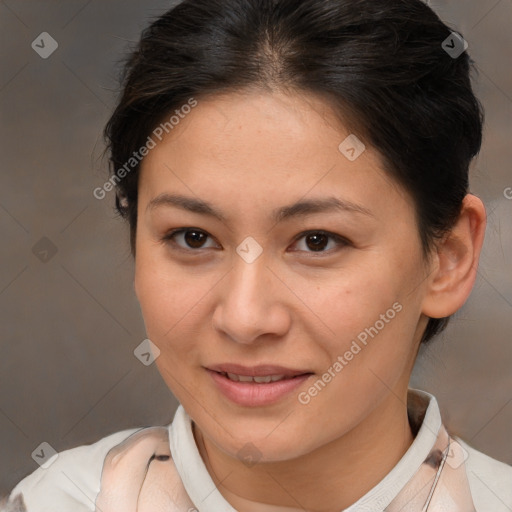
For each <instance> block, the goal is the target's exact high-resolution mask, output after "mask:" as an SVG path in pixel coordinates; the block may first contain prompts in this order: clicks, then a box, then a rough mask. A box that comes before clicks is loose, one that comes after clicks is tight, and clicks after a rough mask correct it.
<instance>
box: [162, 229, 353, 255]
mask: <svg viewBox="0 0 512 512" xmlns="http://www.w3.org/2000/svg"><path fill="white" fill-rule="evenodd" d="M187 231H195V232H199V233H202V234H204V235H206V236H207V237H209V238H213V237H211V235H209V234H208V233H207V232H206V231H204V230H202V229H198V228H193V227H188V228H177V229H173V230H171V231H169V232H168V233H166V234H165V235H164V236H163V237H162V239H161V241H162V243H164V244H172V245H173V246H175V249H176V250H181V251H185V252H188V253H192V252H200V251H202V250H204V249H209V247H206V248H202V247H201V248H199V249H193V248H188V249H186V248H184V247H181V246H179V245H178V244H177V243H176V241H175V237H176V236H177V235H179V234H181V233H186V232H187ZM312 234H314V235H325V236H327V237H328V238H330V239H332V240H334V241H335V242H336V243H337V244H338V247H337V248H336V249H329V250H327V251H325V250H324V251H301V250H297V251H292V252H306V253H310V254H313V255H321V254H331V253H332V252H333V251H336V250H340V249H343V248H344V247H347V246H349V245H352V244H351V242H350V241H349V240H347V239H346V238H344V237H342V236H340V235H337V234H336V233H331V232H330V231H324V230H321V229H318V230H308V231H303V232H302V233H299V234H298V235H297V236H296V237H295V239H294V241H293V244H295V243H297V242H298V241H299V240H301V239H302V238H304V237H306V236H307V235H312Z"/></svg>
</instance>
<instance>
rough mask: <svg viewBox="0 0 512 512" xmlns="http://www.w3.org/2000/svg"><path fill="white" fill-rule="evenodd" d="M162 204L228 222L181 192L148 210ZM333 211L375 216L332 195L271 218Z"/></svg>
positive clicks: (298, 204)
mask: <svg viewBox="0 0 512 512" xmlns="http://www.w3.org/2000/svg"><path fill="white" fill-rule="evenodd" d="M161 206H170V207H177V208H181V209H182V210H186V211H189V212H193V213H198V214H201V215H207V216H209V217H214V218H216V219H218V220H220V221H221V222H226V220H227V219H226V217H225V216H224V215H223V214H222V212H221V211H219V210H218V209H217V208H215V207H214V206H213V205H212V204H210V203H208V202H207V201H203V200H202V199H196V198H194V197H188V196H184V195H180V194H168V193H163V194H160V195H158V196H157V197H155V198H153V199H151V201H150V202H149V203H148V205H147V207H146V211H149V210H154V209H155V208H158V207H161ZM333 211H339V212H349V213H358V214H362V215H368V216H371V217H374V214H373V213H372V212H371V211H370V210H369V209H368V208H365V207H364V206H362V205H359V204H356V203H353V202H351V201H347V200H343V199H339V198H337V197H333V196H331V197H326V198H321V199H307V200H302V201H298V202H296V203H294V204H292V205H289V206H282V207H280V208H276V209H275V210H273V211H272V213H271V220H273V221H274V222H276V223H278V222H283V221H284V220H287V219H290V218H292V217H301V216H306V215H311V214H315V213H326V212H333Z"/></svg>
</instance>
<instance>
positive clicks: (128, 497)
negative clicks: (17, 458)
mask: <svg viewBox="0 0 512 512" xmlns="http://www.w3.org/2000/svg"><path fill="white" fill-rule="evenodd" d="M408 415H409V420H410V422H411V427H412V429H413V433H414V434H415V438H414V441H413V443H412V444H411V446H410V447H409V449H408V450H407V452H406V453H405V454H404V455H403V457H402V458H401V459H400V461H399V462H398V463H397V465H396V466H395V467H394V468H393V469H392V470H391V471H390V472H389V473H388V474H387V475H386V476H385V477H384V478H383V479H382V480H381V481H380V482H379V483H378V484H377V485H376V486H375V487H374V488H373V489H371V490H370V491H369V492H368V493H367V494H366V495H365V496H362V497H361V498H360V499H359V500H358V501H357V502H356V503H354V504H353V505H351V506H350V507H349V508H347V509H345V511H343V512H383V511H386V512H398V511H404V510H407V511H408V512H415V511H418V512H424V511H428V512H444V511H447V512H448V511H449V512H473V511H476V512H511V511H512V466H510V465H507V464H505V463H503V462H499V461H497V460H495V459H492V458H491V457H488V456H487V455H485V454H483V453H481V452H479V451H477V450H476V449H474V448H472V447H471V446H470V445H468V444H467V443H465V442H464V441H463V440H462V439H460V438H458V437H452V436H450V435H449V434H448V433H447V431H446V429H445V428H444V426H443V424H442V421H441V414H440V410H439V406H438V403H437V400H436V399H435V397H434V396H432V395H431V394H429V393H426V392H424V391H420V390H414V389H410V390H409V394H408ZM134 481H136V482H140V485H133V482H134ZM20 493H21V494H22V496H23V499H24V501H25V505H26V508H27V510H28V512H164V511H165V512H197V511H199V512H236V510H235V508H233V506H232V505H230V503H229V502H228V501H227V500H226V498H225V497H224V496H223V495H222V494H221V493H220V491H219V490H218V489H217V487H216V486H215V484H214V482H213V480H212V477H211V476H210V474H209V473H208V470H207V468H206V466H205V464H204V462H203V460H202V458H201V455H200V452H199V449H198V447H197V445H196V442H195V439H194V435H193V431H192V422H191V419H190V417H189V416H188V414H187V412H186V411H185V409H184V408H183V406H181V405H180V406H179V407H178V409H177V410H176V413H175V416H174V419H173V421H172V423H171V424H170V425H168V426H165V427H147V428H142V429H129V430H123V431H121V432H117V433H115V434H112V435H109V436H107V437H104V438H103V439H100V440H99V441H97V442H96V443H94V444H91V445H83V446H78V447H76V448H72V449H70V450H65V451H62V452H60V453H59V454H58V455H57V456H56V457H54V460H53V461H52V462H51V464H50V465H49V466H48V467H46V468H43V467H40V468H38V469H37V470H35V471H34V472H33V473H31V474H29V475H28V476H27V477H25V478H24V479H23V480H21V481H20V482H19V483H18V484H17V485H16V487H15V488H14V489H13V490H12V492H11V494H10V498H11V499H13V498H14V497H15V496H17V495H18V494H20ZM242 503H243V507H244V512H267V511H268V512H274V511H275V512H278V511H279V512H281V511H282V512H285V511H286V512H292V511H295V510H302V509H294V508H288V507H276V506H272V505H265V504H262V503H256V502H251V501H248V500H242Z"/></svg>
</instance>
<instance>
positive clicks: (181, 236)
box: [162, 228, 210, 252]
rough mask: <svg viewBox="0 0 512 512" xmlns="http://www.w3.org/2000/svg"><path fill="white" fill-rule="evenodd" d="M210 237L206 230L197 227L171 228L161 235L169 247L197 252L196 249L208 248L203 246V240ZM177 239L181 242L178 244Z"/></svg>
mask: <svg viewBox="0 0 512 512" xmlns="http://www.w3.org/2000/svg"><path fill="white" fill-rule="evenodd" d="M208 237H210V235H209V234H208V233H206V231H203V230H201V229H198V228H178V229H173V230H171V231H169V232H168V233H166V234H165V235H164V236H163V237H162V242H164V243H166V244H168V245H169V246H170V247H171V249H174V248H177V249H178V250H183V251H188V252H197V250H198V249H209V248H210V247H205V246H204V242H205V241H206V240H207V239H208ZM179 241H181V242H182V243H181V244H180V243H179Z"/></svg>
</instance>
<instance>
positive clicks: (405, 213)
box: [135, 92, 426, 461]
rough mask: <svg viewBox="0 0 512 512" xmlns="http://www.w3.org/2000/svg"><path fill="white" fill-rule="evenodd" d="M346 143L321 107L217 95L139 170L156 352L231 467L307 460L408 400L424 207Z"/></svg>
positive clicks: (146, 299)
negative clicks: (246, 458) (255, 460)
mask: <svg viewBox="0 0 512 512" xmlns="http://www.w3.org/2000/svg"><path fill="white" fill-rule="evenodd" d="M349 135H350V132H349V130H348V129H347V128H346V127H344V125H343V124H342V123H340V121H339V120H337V119H336V118H335V117H334V114H333V113H332V110H331V109H330V108H329V106H328V105H327V104H326V103H324V102H323V101H322V100H321V99H319V98H315V97H311V96H307V97H306V96H303V95H299V94H298V93H297V94H294V95H286V94H284V93H272V94H271V93H255V92H251V93H247V94H230V95H224V96H215V97H211V98H209V99H203V100H198V104H197V106H195V107H194V108H193V109H191V111H190V113H188V114H187V115H186V116H184V117H183V119H181V120H180V122H179V124H177V125H176V126H174V128H173V129H172V131H169V133H168V134H167V135H166V136H165V137H164V138H163V139H162V141H161V142H160V143H158V144H157V145H156V147H155V148H154V149H152V150H151V151H150V152H149V154H148V155H147V156H146V157H145V159H144V161H143V163H142V169H141V175H140V181H139V203H138V226H137V238H136V274H135V290H136V294H137V297H138V299H139V302H140V305H141V309H142V314H143V317H144V321H145V325H146V330H147V335H148V337H149V338H150V339H151V340H152V342H153V343H155V344H156V345H157V347H158V348H159V350H160V355H159V357H158V358H157V359H156V364H157V366H158V368H159V371H160V373H161V374H162V377H163V378H164V380H165V382H166V383H167V385H168V386H169V388H170V389H171V390H172V392H173V393H174V395H175V396H176V397H177V398H178V400H179V401H180V403H181V404H182V405H183V406H184V408H185V409H186V411H187V412H188V414H189V415H190V416H191V418H192V419H193V420H194V422H195V423H196V424H197V425H198V427H199V428H200V429H201V432H202V433H203V435H204V436H206V437H207V438H208V439H209V440H210V441H211V442H213V443H215V445H216V446H217V447H219V448H220V449H222V450H223V451H224V452H225V453H227V454H230V455H232V456H233V457H236V456H237V454H238V453H239V451H240V450H241V449H242V448H243V447H244V446H246V444H247V443H252V444H253V445H254V446H255V447H257V449H258V451H259V455H258V456H260V457H262V460H268V461H278V460H281V461H283V460H288V459H292V458H295V457H298V456H300V455H303V454H306V453H309V452H311V451H313V450H315V449H316V448H319V447H321V446H324V445H326V444H327V443H329V442H331V441H333V440H335V439H337V438H340V437H341V436H344V435H346V434H348V433H349V432H350V431H352V430H353V429H354V428H356V426H358V425H360V424H361V423H362V422H363V421H364V420H365V419H367V418H368V417H369V416H370V414H371V413H372V411H374V410H375V408H376V407H378V406H379V405H381V404H383V403H384V402H385V400H388V399H389V396H390V389H392V390H397V392H400V393H402V392H403V390H404V389H405V390H406V388H407V383H408V379H409V375H410V372H411V369H412V365H413V361H414V358H415V355H416V350H417V346H418V340H419V337H420V334H421V329H422V328H423V327H424V326H425V319H424V317H423V315H422V311H421V310H422V299H423V298H424V295H425V288H424V280H425V276H426V270H425V264H424V260H423V257H422V251H421V244H420V238H419V233H418V229H417V225H416V221H415V214H414V204H413V203H412V201H411V199H410V197H409V196H408V194H407V193H406V192H405V191H404V190H403V189H402V188H401V187H400V186H399V185H398V184H397V183H395V182H394V180H392V179H391V178H390V177H389V176H388V175H387V174H386V173H385V172H384V171H383V168H382V163H381V160H380V158H379V155H378V154H377V153H376V151H375V150H373V149H372V148H371V147H370V146H369V145H368V144H366V149H365V150H364V151H363V152H362V153H361V154H360V155H359V156H357V154H358V152H359V151H358V149H360V147H355V151H351V150H350V147H354V144H353V142H352V145H351V144H350V139H349V141H348V142H346V143H345V145H342V146H341V149H340V148H339V146H340V144H341V143H342V142H343V141H344V140H345V139H346V138H347V137H348V136H349ZM347 148H348V149H347ZM355 156H357V158H355V159H354V157H355ZM348 157H350V158H348ZM172 196H174V197H172ZM178 196H181V197H178ZM298 203H300V204H298ZM227 365H242V366H244V367H247V368H239V367H236V366H231V367H229V366H227ZM222 371H228V372H229V373H233V374H238V375H246V376H250V377H252V376H255V375H259V376H274V377H275V379H277V378H278V376H281V377H282V376H283V375H285V377H286V378H285V379H283V380H276V381H275V382H270V383H265V382H262V383H257V382H233V381H232V380H231V379H230V378H229V377H227V376H224V375H223V374H221V373H220V372H222ZM232 377H233V376H232ZM259 380H261V379H259ZM266 380H268V378H267V379H266ZM395 400H396V398H395ZM296 439H301V443H297V442H296Z"/></svg>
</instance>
